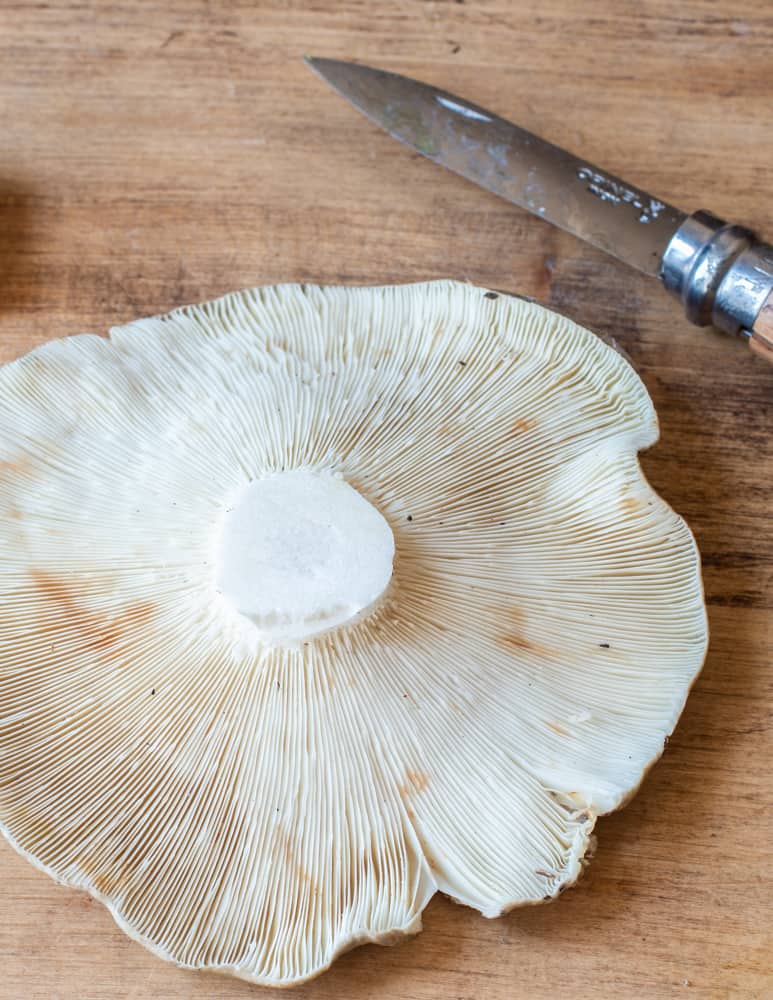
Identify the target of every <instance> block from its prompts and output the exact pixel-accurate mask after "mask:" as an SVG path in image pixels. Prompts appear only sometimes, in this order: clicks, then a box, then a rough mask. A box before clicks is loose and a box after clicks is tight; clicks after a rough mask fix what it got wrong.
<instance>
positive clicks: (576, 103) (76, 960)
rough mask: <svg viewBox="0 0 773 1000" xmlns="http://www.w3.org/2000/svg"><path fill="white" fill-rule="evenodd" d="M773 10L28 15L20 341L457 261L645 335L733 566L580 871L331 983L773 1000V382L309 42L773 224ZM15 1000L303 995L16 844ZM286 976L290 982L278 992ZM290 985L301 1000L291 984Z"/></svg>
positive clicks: (622, 7)
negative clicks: (313, 58)
mask: <svg viewBox="0 0 773 1000" xmlns="http://www.w3.org/2000/svg"><path fill="white" fill-rule="evenodd" d="M772 50H773V8H771V5H770V3H769V0H757V2H752V0H740V2H739V0H732V2H731V0H716V2H714V0H683V2H681V3H679V4H674V3H673V2H671V0H668V2H666V0H620V2H617V3H615V4H604V3H588V2H586V0H523V2H519V3H508V2H506V0H465V2H458V0H457V2H443V0H428V2H407V0H406V2H399V0H384V2H382V3H379V4H370V3H367V2H365V0H313V2H309V3H299V2H294V0H289V2H288V0H263V2H260V3H254V2H245V0H236V2H225V0H223V2H218V0H169V2H163V3H162V2H161V0H145V2H140V3H128V2H123V3H98V2H75V0H73V2H71V3H66V2H42V0H41V2H29V3H26V2H24V3H18V2H14V0H4V2H3V3H2V5H0V107H1V108H2V122H3V138H2V142H1V143H0V360H1V361H6V360H9V359H11V358H13V357H15V356H17V355H18V354H20V353H22V352H24V351H26V350H28V349H29V348H31V347H33V346H34V345H35V344H40V343H42V342H43V341H46V340H48V339H49V338H51V337H58V336H64V335H67V334H72V333H77V332H80V331H83V330H93V331H104V330H106V329H107V328H108V327H109V326H110V325H111V324H115V323H119V322H123V321H125V320H129V319H132V318H134V317H136V316H138V315H141V314H148V313H154V312H159V311H162V310H167V309H169V308H171V307H173V306H176V305H180V304H182V303H186V302H191V301H196V300H201V299H206V298H210V297H212V296H214V295H217V294H220V293H222V292H225V291H227V290H230V289H234V288H238V287H241V286H245V285H253V284H261V283H268V282H275V281H289V280H301V281H320V282H341V283H349V284H358V283H360V284H361V283H386V282H401V281H409V280H414V279H419V278H432V277H441V276H451V277H456V278H468V279H470V280H472V281H475V282H479V283H482V284H487V285H489V286H490V287H495V288H503V289H513V290H516V291H519V292H521V293H523V294H526V295H531V296H534V297H536V298H538V299H540V300H541V301H543V302H545V303H546V304H549V305H551V306H553V307H555V308H557V309H560V310H562V311H564V312H566V313H567V314H569V315H571V316H572V317H574V318H575V319H577V320H579V321H580V322H581V323H584V324H585V325H587V326H589V327H591V328H593V329H595V330H596V331H598V332H599V333H602V334H605V335H608V336H612V337H614V338H616V340H617V341H618V342H619V344H620V345H621V346H622V347H623V348H624V349H625V350H626V351H627V352H628V354H629V355H630V357H631V358H632V360H633V363H634V364H635V365H636V367H637V369H638V370H639V372H640V373H641V375H642V377H643V378H644V381H645V382H646V384H647V386H648V387H649V390H650V392H651V393H652V395H653V398H654V400H655V403H656V405H657V408H658V411H659V414H660V419H661V425H662V440H661V442H660V443H659V444H658V445H657V446H656V447H655V448H654V449H653V450H652V451H651V452H650V453H649V454H647V455H646V456H645V457H644V466H645V469H646V472H647V474H648V476H649V477H650V478H651V480H652V482H653V484H654V486H655V487H656V488H657V489H658V490H659V491H660V492H661V493H662V494H663V495H664V496H665V497H666V498H667V499H668V500H669V501H670V502H671V503H672V505H673V506H674V507H675V508H676V509H677V510H678V511H679V512H680V513H682V514H683V515H684V516H685V517H686V518H687V520H688V521H689V523H690V524H691V526H692V528H693V530H694V531H695V534H696V537H697V539H698V543H699V545H700V548H701V550H702V553H703V558H704V565H705V586H706V597H707V601H708V605H709V614H710V621H711V628H712V643H711V651H710V654H709V658H708V661H707V663H706V667H705V670H704V672H703V674H702V676H701V678H700V679H699V681H698V683H697V685H696V687H695V689H694V691H693V693H692V694H691V696H690V699H689V701H688V704H687V708H686V711H685V713H684V716H683V718H682V720H681V722H680V724H679V727H678V729H677V731H676V733H675V734H674V736H673V738H672V740H671V742H670V744H669V746H668V749H667V751H666V753H665V756H664V757H663V760H662V761H661V763H660V764H658V766H657V767H656V768H655V769H654V770H653V772H652V773H651V775H650V776H649V778H648V780H647V781H646V783H645V785H644V787H643V789H642V791H641V792H640V794H639V795H638V796H637V797H636V798H635V799H634V801H633V802H632V803H631V804H630V805H629V806H628V807H627V808H626V809H625V810H623V811H622V812H620V813H618V814H616V815H613V816H610V817H608V818H605V819H603V820H602V821H601V822H600V823H599V826H598V831H597V832H598V835H599V850H598V855H597V857H596V859H595V861H594V862H593V864H592V865H591V867H590V869H589V872H588V874H587V876H586V877H585V878H584V879H583V880H582V882H581V884H580V885H578V887H577V888H575V889H573V890H572V891H571V892H569V893H567V894H566V895H565V896H564V897H563V898H561V900H560V901H559V902H557V903H555V904H553V905H550V906H545V907H536V908H529V909H526V910H524V911H521V912H514V913H512V914H511V915H509V916H508V917H506V918H503V919H501V920H497V921H487V920H485V919H483V918H482V917H480V916H478V915H476V914H475V913H474V912H472V911H470V910H467V909H464V908H462V907H458V906H454V905H453V904H451V903H450V902H448V901H447V900H444V899H442V898H436V899H435V900H434V901H433V902H432V904H431V905H430V907H429V908H428V911H427V913H426V919H425V928H426V929H425V931H424V933H423V934H421V935H419V936H418V937H417V938H415V939H412V940H410V941H408V942H407V943H405V944H403V945H400V946H398V947H396V948H394V949H381V948H377V947H372V946H371V947H366V948H360V949H358V950H356V951H354V952H352V953H351V954H349V955H347V956H345V957H344V958H342V959H341V960H340V961H339V962H337V963H336V965H335V966H334V968H333V969H332V970H331V971H330V972H329V973H327V974H325V975H324V976H323V977H322V978H320V979H319V980H317V981H316V982H314V983H311V984H309V985H307V986H305V987H302V988H300V989H298V990H297V991H294V992H293V994H292V995H294V996H297V997H299V998H301V997H302V998H304V1000H323V998H330V1000H333V998H336V1000H347V998H352V1000H353V998H360V1000H397V998H404V1000H409V998H411V1000H438V998H441V997H442V998H455V1000H462V998H464V1000H472V998H476V1000H477V998H481V997H485V998H492V1000H506V998H507V1000H509V998H519V997H523V998H527V997H528V998H535V1000H536V998H546V1000H547V998H551V1000H552V998H554V997H557V996H567V995H568V996H576V995H579V994H592V995H594V996H597V997H600V998H610V997H634V996H636V997H645V998H661V997H672V996H685V997H701V998H704V997H705V998H716V1000H720V998H749V997H752V998H753V997H759V998H763V997H771V996H773V969H772V958H771V956H772V955H773V938H772V937H771V926H773V901H772V898H771V897H772V889H771V847H770V845H771V844H773V799H772V797H771V781H770V774H771V771H772V770H773V741H772V740H771V733H772V732H773V726H772V725H771V708H772V707H773V684H772V683H771V679H772V677H773V671H772V670H771V652H772V651H773V528H771V523H770V518H769V517H768V507H769V504H770V490H771V484H772V483H773V439H772V438H771V434H770V427H771V424H772V418H773V369H772V368H770V366H768V365H766V364H764V363H762V361H761V360H760V359H758V358H755V357H754V356H753V354H752V353H751V352H750V351H747V350H745V349H744V347H743V346H742V344H741V343H739V342H736V341H734V340H731V339H729V338H725V337H723V336H721V335H719V334H715V333H712V332H701V331H698V330H695V329H694V328H691V327H690V326H689V325H688V323H687V322H686V321H685V320H684V319H683V318H682V317H681V316H680V314H679V309H678V305H677V303H675V302H672V301H671V300H670V299H668V298H667V297H666V296H665V295H664V294H663V293H662V292H661V291H660V290H659V289H658V288H657V286H655V285H654V284H653V283H652V282H651V281H650V280H648V279H647V278H645V277H644V276H640V275H638V274H635V273H633V272H631V271H629V270H627V269H626V268H624V267H623V266H622V265H619V264H617V263H616V262H614V261H612V260H610V259H608V258H605V257H603V256H602V255H600V254H599V253H596V252H595V251H594V250H592V249H591V248H590V247H588V246H583V245H581V244H579V243H577V242H576V241H574V240H573V239H571V238H570V237H569V236H566V235H564V234H562V233H559V232H558V231H556V230H553V229H551V228H550V227H549V226H547V225H546V224H543V223H542V222H539V221H537V220H535V219H533V218H530V217H529V216H527V215H526V214H525V213H523V212H520V211H519V210H517V209H515V208H510V207H508V206H506V205H504V204H503V203H501V202H500V201H498V200H497V199H495V198H494V197H493V196H491V195H488V194H486V193H483V192H481V191H478V190H476V189H475V188H474V187H472V186H471V185H469V184H467V183H465V182H464V181H462V180H461V179H459V178H456V177H453V176H451V175H448V174H445V173H443V172H442V171H440V170H439V169H438V168H436V167H434V166H433V165H432V164H430V163H428V162H426V161H424V160H421V159H420V158H419V157H418V156H416V155H412V154H411V153H410V152H408V151H407V150H406V149H404V148H402V147H400V146H398V145H397V144H396V143H394V142H393V141H391V140H390V139H389V138H388V137H386V136H385V135H383V134H382V133H380V132H379V131H378V130H376V129H375V128H373V127H372V126H370V125H369V124H368V123H367V122H366V121H365V120H364V119H363V118H361V117H360V116H358V115H357V114H355V113H354V112H353V111H351V110H350V109H349V108H348V107H347V106H346V105H345V104H344V103H343V102H342V101H341V100H340V99H339V98H337V97H336V96H335V95H334V94H333V93H332V92H331V91H329V90H328V89H327V88H325V87H324V86H323V85H322V84H321V83H320V81H319V80H318V79H317V78H316V77H314V76H313V75H312V74H311V73H310V72H309V71H308V70H307V69H306V67H305V66H304V65H303V64H302V62H301V55H302V54H303V53H305V52H310V53H313V54H318V55H327V56H336V57H341V58H354V59H360V60H363V61H368V62H372V63H376V64H378V65H381V66H383V67H385V68H388V69H393V70H396V71H398V72H404V73H408V74H410V75H414V76H418V77H420V78H424V79H426V80H428V81H431V82H434V83H437V84H439V85H441V86H443V87H446V88H448V89H451V90H455V91H457V92H459V93H461V94H464V95H465V96H467V97H468V98H469V99H471V100H473V101H475V102H477V103H479V104H482V105H485V106H489V107H491V108H492V109H494V110H496V111H498V112H499V113H501V114H503V115H505V116H508V117H512V118H514V119H516V120H517V121H519V122H520V123H521V124H523V125H525V126H526V127H529V128H532V129H534V130H536V131H539V132H540V133H541V134H543V135H544V136H545V137H546V138H548V139H552V140H554V141H557V142H559V143H562V144H564V145H566V146H567V147H569V148H570V149H572V150H573V151H576V152H579V153H581V154H582V155H584V156H587V157H588V158H590V159H591V160H593V161H595V162H598V163H600V164H604V165H605V166H607V167H608V168H609V169H610V170H612V171H614V172H616V173H619V174H622V175H623V176H625V177H627V178H630V180H631V181H632V182H634V183H637V184H640V185H642V186H643V187H645V188H648V189H649V190H651V191H652V192H653V193H654V194H656V195H662V196H663V197H665V198H667V199H668V200H669V201H671V202H674V203H675V204H679V205H681V206H682V207H684V208H686V209H690V210H692V209H695V208H699V207H705V208H709V209H711V210H713V211H714V212H715V213H717V214H718V215H720V216H723V217H726V218H730V219H732V220H734V221H737V222H740V223H743V224H746V225H750V226H753V227H754V228H756V229H757V231H758V232H759V234H760V236H762V237H763V238H764V237H767V239H768V240H770V239H771V237H773V216H772V215H771V206H772V205H773V198H771V197H770V194H771V180H770V170H769V164H770V162H771V158H772V156H773V128H771V108H772V107H773V61H772V60H771V51H772ZM0 898H1V900H2V901H1V902H0V955H1V956H2V960H3V969H2V973H0V997H2V998H3V1000H17V998H25V1000H71V998H72V1000H74V998H78V1000H80V998H88V1000H107V998H121V1000H129V998H131V1000H144V998H154V1000H177V998H186V1000H193V998H205V997H206V998H213V997H218V998H220V997H223V998H226V997H229V998H237V997H248V996H257V995H265V996H273V995H274V994H273V992H272V991H264V992H263V993H262V994H261V991H260V990H259V989H258V988H255V987H250V986H249V985H247V984H245V983H240V982H236V981H228V980H225V979H222V980H221V979H219V978H216V977H208V976H203V975H197V974H193V973H188V972H182V971H179V970H176V969H174V968H173V967H171V966H168V965H166V964H164V963H162V962H160V961H158V960H157V959H155V958H152V957H151V956H150V955H149V954H146V952H145V951H144V950H143V949H142V948H141V947H139V946H138V945H136V944H134V943H132V942H131V941H129V940H128V939H126V938H125V937H124V936H123V935H122V934H121V933H120V932H119V931H118V929H117V928H116V927H115V926H114V925H113V922H112V920H111V918H110V917H109V915H108V914H107V912H106V911H105V910H104V909H103V908H102V907H101V906H100V905H99V904H97V903H95V902H93V901H92V900H90V899H89V898H87V897H85V896H84V895H81V894H78V893H76V892H73V891H70V890H68V889H64V888H60V887H57V886H55V885H54V884H53V883H52V882H50V881H49V880H48V879H47V878H46V877H45V876H44V875H42V874H40V873H39V872H37V871H35V870H34V869H33V868H32V867H31V866H30V865H28V864H27V863H26V862H24V861H23V860H22V859H21V858H20V857H18V856H17V855H16V854H15V853H14V852H13V851H12V850H11V849H10V848H9V847H7V846H6V845H2V846H0ZM277 995H278V994H277ZM284 995H285V996H286V995H287V994H284Z"/></svg>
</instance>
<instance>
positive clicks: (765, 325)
mask: <svg viewBox="0 0 773 1000" xmlns="http://www.w3.org/2000/svg"><path fill="white" fill-rule="evenodd" d="M749 347H751V349H752V350H753V351H754V353H755V354H759V356H760V357H761V358H764V359H765V360H766V361H769V362H770V363H771V364H772V365H773V292H771V293H770V295H768V297H767V299H766V301H765V305H764V306H763V307H762V309H760V314H759V316H758V317H757V320H756V322H755V324H754V327H753V328H752V331H751V337H750V338H749Z"/></svg>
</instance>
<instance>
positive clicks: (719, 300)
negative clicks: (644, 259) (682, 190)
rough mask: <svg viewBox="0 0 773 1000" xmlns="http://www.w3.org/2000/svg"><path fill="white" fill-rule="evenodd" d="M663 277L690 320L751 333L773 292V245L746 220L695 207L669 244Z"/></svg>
mask: <svg viewBox="0 0 773 1000" xmlns="http://www.w3.org/2000/svg"><path fill="white" fill-rule="evenodd" d="M660 277H661V280H662V281H663V284H664V285H665V287H666V288H667V289H668V291H669V292H672V293H673V294H674V295H676V296H677V298H679V299H680V300H681V302H682V305H683V306H684V311H685V313H686V314H687V318H688V319H689V320H690V322H691V323H695V324H697V325H698V326H708V325H709V324H712V325H713V326H716V327H717V328H718V329H720V330H724V331H725V332H726V333H744V334H747V335H749V336H751V331H752V330H753V328H754V325H755V323H756V322H757V319H758V317H759V315H760V313H761V311H762V308H763V306H764V305H765V302H766V301H767V300H768V298H769V297H770V295H771V293H773V247H771V246H769V245H768V244H767V243H760V242H758V241H757V240H756V239H755V237H754V234H753V233H752V232H750V231H749V230H748V229H744V227H743V226H734V225H730V224H728V223H726V222H723V221H722V220H721V219H717V218H716V217H715V216H713V215H711V214H710V213H709V212H695V213H694V214H693V215H690V216H688V217H687V218H686V219H685V221H684V222H683V223H682V225H681V226H680V227H679V228H678V229H677V231H676V232H675V233H674V235H673V236H672V238H671V242H670V243H669V244H668V246H667V247H666V249H665V252H664V254H663V263H662V267H661V273H660Z"/></svg>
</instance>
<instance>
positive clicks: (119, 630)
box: [30, 569, 155, 652]
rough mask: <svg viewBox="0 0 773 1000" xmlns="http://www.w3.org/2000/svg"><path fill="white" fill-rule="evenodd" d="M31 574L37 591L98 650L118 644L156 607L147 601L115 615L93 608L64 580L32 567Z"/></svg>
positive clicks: (143, 622)
mask: <svg viewBox="0 0 773 1000" xmlns="http://www.w3.org/2000/svg"><path fill="white" fill-rule="evenodd" d="M30 577H31V578H32V582H33V583H34V584H35V587H36V588H37V590H38V591H39V592H40V593H41V594H42V595H43V596H44V597H46V598H47V599H48V600H49V601H50V603H51V604H53V605H54V606H55V607H56V609H57V610H58V611H59V613H60V614H61V615H63V616H65V617H66V619H67V624H68V625H69V626H70V627H72V628H73V629H75V630H76V631H77V632H79V633H80V634H81V636H82V638H83V641H84V643H85V644H86V645H87V646H88V647H89V648H90V649H94V650H97V651H98V652H101V651H102V650H105V649H109V648H110V647H111V646H115V645H117V644H118V643H119V642H121V640H122V639H125V638H126V637H127V636H128V635H130V634H131V633H132V632H133V631H134V630H135V629H136V628H138V627H139V626H141V625H144V624H145V622H147V621H148V619H149V618H150V617H151V616H152V614H153V612H154V610H155V606H154V605H153V604H152V603H150V602H149V601H145V602H140V603H138V604H131V605H129V606H128V607H127V608H125V609H124V610H123V611H122V612H120V613H119V614H117V615H114V616H111V615H110V614H105V613H102V612H97V611H90V610H89V609H88V608H85V607H83V604H82V600H81V598H80V596H79V595H78V594H77V593H76V592H74V591H73V589H72V587H71V586H70V585H69V584H68V583H66V582H65V581H64V580H61V579H60V578H58V577H56V576H54V575H53V574H51V573H47V572H45V571H44V570H40V569H31V570H30Z"/></svg>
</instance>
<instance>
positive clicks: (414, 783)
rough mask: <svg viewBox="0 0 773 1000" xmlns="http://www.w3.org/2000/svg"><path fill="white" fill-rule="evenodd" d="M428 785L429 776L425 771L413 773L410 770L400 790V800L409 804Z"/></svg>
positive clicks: (406, 773)
mask: <svg viewBox="0 0 773 1000" xmlns="http://www.w3.org/2000/svg"><path fill="white" fill-rule="evenodd" d="M428 785H429V775H427V774H425V773H424V771H413V770H411V769H410V768H408V770H407V771H406V772H405V781H404V782H403V784H402V785H400V788H399V792H400V798H401V799H402V800H403V802H407V801H408V800H409V799H412V798H413V797H414V796H416V795H418V794H419V793H420V792H423V791H424V790H425V789H426V788H427V786H428ZM409 812H410V810H409Z"/></svg>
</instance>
